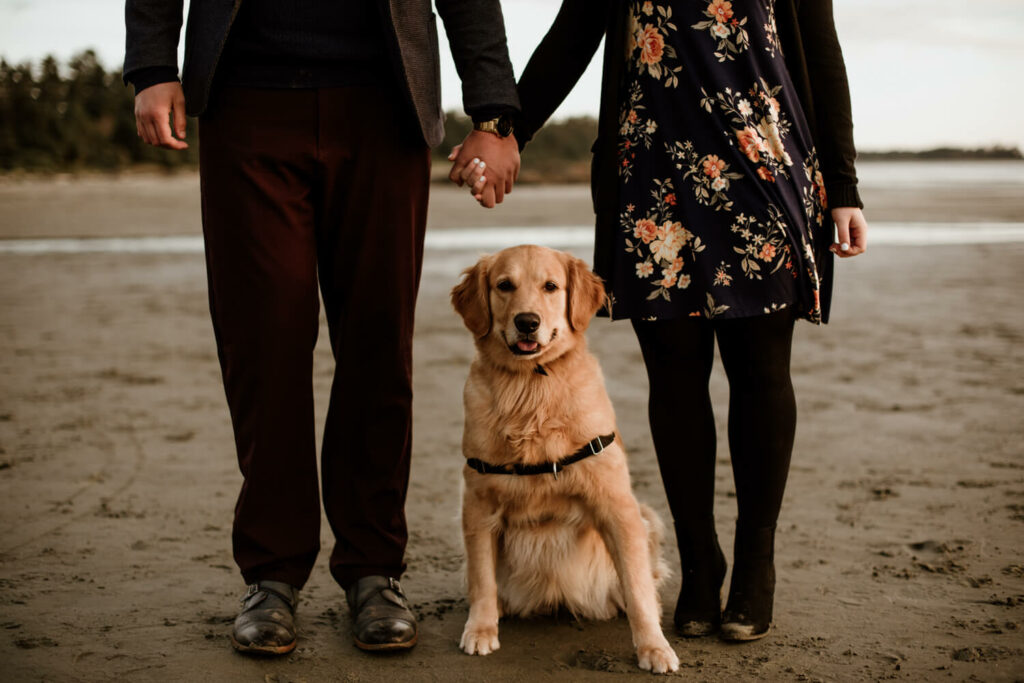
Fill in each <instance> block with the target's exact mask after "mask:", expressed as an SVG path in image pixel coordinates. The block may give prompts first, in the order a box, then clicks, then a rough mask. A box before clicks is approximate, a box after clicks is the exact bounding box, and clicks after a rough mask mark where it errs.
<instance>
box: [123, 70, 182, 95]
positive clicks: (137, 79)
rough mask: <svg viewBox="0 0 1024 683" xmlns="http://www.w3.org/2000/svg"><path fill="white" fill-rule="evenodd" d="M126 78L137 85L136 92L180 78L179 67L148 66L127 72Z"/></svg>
mask: <svg viewBox="0 0 1024 683" xmlns="http://www.w3.org/2000/svg"><path fill="white" fill-rule="evenodd" d="M124 80H126V81H128V82H129V83H131V84H132V85H133V86H135V94H136V95H138V94H139V93H140V92H142V91H143V90H145V89H146V88H149V87H151V86H154V85H158V84H160V83H172V82H177V80H178V69H177V68H176V67H173V66H147V67H143V68H141V69H136V70H135V71H132V72H129V73H127V74H125V76H124Z"/></svg>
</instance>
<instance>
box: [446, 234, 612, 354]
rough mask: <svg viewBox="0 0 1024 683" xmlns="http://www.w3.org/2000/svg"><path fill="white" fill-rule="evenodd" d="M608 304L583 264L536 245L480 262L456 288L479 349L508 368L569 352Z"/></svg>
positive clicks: (455, 294) (456, 300)
mask: <svg viewBox="0 0 1024 683" xmlns="http://www.w3.org/2000/svg"><path fill="white" fill-rule="evenodd" d="M603 304H604V287H603V285H602V284H601V280H600V278H598V277H597V276H596V275H594V274H593V273H591V272H590V269H589V268H587V265H586V264H585V263H584V262H583V261H581V260H580V259H578V258H575V257H574V256H572V255H570V254H566V253H564V252H560V251H554V250H552V249H547V248H545V247H537V246H532V245H527V246H521V247H512V248H511V249H505V250H504V251H501V252H498V253H497V254H494V255H493V256H485V257H483V258H481V259H480V261H478V262H477V263H476V265H474V266H473V267H472V268H469V269H467V270H466V271H465V272H464V273H463V280H462V281H461V282H460V283H459V284H458V285H456V287H455V288H454V289H453V290H452V305H453V306H455V310H456V311H458V313H459V315H461V316H462V319H463V321H464V322H465V324H466V327H467V328H469V330H470V331H471V332H472V333H473V336H474V337H476V340H477V345H478V346H479V347H480V348H481V349H484V348H486V349H487V350H488V352H489V353H490V354H491V357H492V358H493V359H494V360H495V361H497V362H498V363H500V364H502V365H505V366H509V367H515V366H522V367H527V368H528V367H532V366H533V365H534V364H536V363H542V362H546V361H550V360H552V359H554V358H557V357H558V356H560V355H562V354H563V353H565V351H566V350H567V349H569V348H571V346H572V345H573V344H575V342H576V339H577V337H578V335H581V334H582V333H583V331H584V330H585V329H586V328H587V325H588V324H589V323H590V319H591V318H592V317H593V316H594V314H595V313H596V312H597V310H598V309H599V308H600V307H601V306H602V305H603Z"/></svg>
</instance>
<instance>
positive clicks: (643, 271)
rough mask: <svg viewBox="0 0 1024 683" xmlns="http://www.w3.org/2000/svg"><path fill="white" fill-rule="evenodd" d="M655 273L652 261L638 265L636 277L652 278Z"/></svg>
mask: <svg viewBox="0 0 1024 683" xmlns="http://www.w3.org/2000/svg"><path fill="white" fill-rule="evenodd" d="M653 272H654V264H653V263H651V262H650V261H643V262H642V263H638V264H636V276H637V277H639V278H647V277H650V275H651V273H653Z"/></svg>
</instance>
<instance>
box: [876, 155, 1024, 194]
mask: <svg viewBox="0 0 1024 683" xmlns="http://www.w3.org/2000/svg"><path fill="white" fill-rule="evenodd" d="M857 175H858V177H859V180H860V184H861V185H862V186H864V187H867V188H875V187H885V188H890V189H891V188H906V189H908V190H911V189H917V188H923V187H949V188H951V189H953V188H962V189H963V188H969V187H978V186H985V187H992V186H1000V187H1006V188H1007V189H1009V188H1012V187H1019V188H1021V191H1022V192H1024V161H1009V160H1008V161H859V162H857Z"/></svg>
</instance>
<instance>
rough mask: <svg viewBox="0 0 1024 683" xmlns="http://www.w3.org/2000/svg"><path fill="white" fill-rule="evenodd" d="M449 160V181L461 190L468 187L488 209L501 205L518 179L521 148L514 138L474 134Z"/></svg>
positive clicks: (463, 142) (472, 133)
mask: <svg viewBox="0 0 1024 683" xmlns="http://www.w3.org/2000/svg"><path fill="white" fill-rule="evenodd" d="M448 160H449V161H451V162H452V168H451V172H450V173H449V174H448V177H449V179H450V180H451V181H452V182H453V183H455V184H456V185H458V186H459V187H463V186H468V187H469V192H470V194H472V195H473V198H474V199H476V200H477V202H479V203H480V205H481V206H483V207H485V208H488V209H492V208H494V206H495V204H501V202H502V200H504V198H505V195H506V194H507V193H509V192H511V191H512V186H513V184H514V183H515V181H516V179H517V177H518V176H519V145H518V143H516V139H515V136H513V135H509V136H508V137H506V138H502V137H499V136H497V135H494V134H493V133H485V132H482V131H476V130H475V131H472V132H471V133H470V134H469V135H468V136H466V139H465V140H463V141H462V144H460V145H456V146H455V147H454V148H453V149H452V152H451V154H449V155H448Z"/></svg>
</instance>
